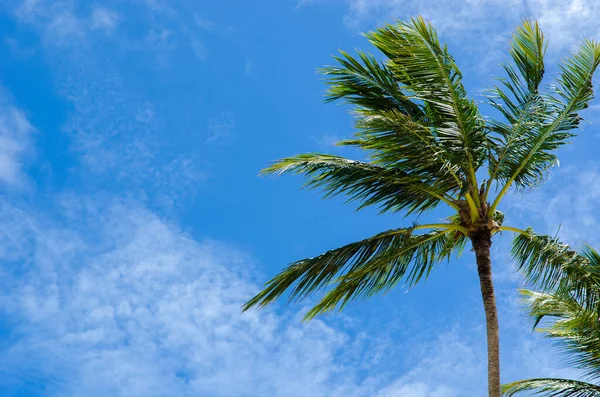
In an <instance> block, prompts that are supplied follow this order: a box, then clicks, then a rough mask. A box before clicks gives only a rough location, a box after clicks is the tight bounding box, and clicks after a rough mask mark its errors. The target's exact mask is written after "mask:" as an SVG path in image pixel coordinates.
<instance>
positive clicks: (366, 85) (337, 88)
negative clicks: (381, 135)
mask: <svg viewBox="0 0 600 397" xmlns="http://www.w3.org/2000/svg"><path fill="white" fill-rule="evenodd" d="M340 52H341V54H342V56H338V57H334V59H335V60H336V61H337V62H338V63H339V66H329V67H325V68H322V69H321V73H323V74H324V75H325V76H327V84H328V85H329V87H330V88H329V90H328V91H327V101H328V102H331V101H335V100H338V99H344V100H346V101H347V102H348V103H350V104H352V105H355V106H357V107H358V108H360V109H363V110H364V111H370V112H373V113H376V112H379V111H386V110H397V111H400V112H402V113H403V114H405V115H407V116H410V117H411V118H413V119H415V120H422V119H423V118H424V117H425V114H424V112H423V110H422V109H421V108H420V107H419V105H418V104H416V103H414V102H413V101H412V100H411V99H410V98H408V97H407V96H406V95H405V94H404V93H403V92H402V90H401V89H400V86H399V85H398V82H397V81H396V79H395V78H394V75H393V74H392V73H391V71H390V70H389V68H388V67H387V65H385V64H382V63H380V62H378V61H377V60H376V59H375V58H374V57H373V56H372V55H368V54H365V53H364V52H360V51H358V52H357V53H358V58H359V59H355V58H353V57H352V56H351V55H349V54H348V53H346V52H344V51H340Z"/></svg>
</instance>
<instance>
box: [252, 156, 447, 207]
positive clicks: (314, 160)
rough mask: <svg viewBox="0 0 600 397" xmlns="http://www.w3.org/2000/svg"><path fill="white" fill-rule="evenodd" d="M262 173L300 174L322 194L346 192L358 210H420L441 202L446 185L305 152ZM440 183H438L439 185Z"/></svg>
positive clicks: (307, 183)
mask: <svg viewBox="0 0 600 397" xmlns="http://www.w3.org/2000/svg"><path fill="white" fill-rule="evenodd" d="M262 173H263V174H283V173H294V174H303V175H304V176H305V178H306V184H305V186H307V187H309V188H322V189H323V190H324V191H325V197H332V196H336V195H340V194H341V195H345V196H347V197H348V201H359V202H360V203H361V204H360V206H359V209H361V208H364V207H367V206H373V205H375V206H378V207H379V209H380V210H381V212H386V211H392V212H397V211H401V210H406V214H410V213H413V212H417V213H421V212H423V211H426V210H429V209H431V208H433V207H435V206H437V205H438V204H439V202H440V201H444V202H446V203H447V204H449V205H454V204H453V203H452V201H451V198H450V197H449V196H447V194H446V190H447V189H448V187H447V186H443V185H441V184H440V183H437V185H436V182H435V181H434V182H433V183H432V184H431V185H430V184H427V183H424V182H422V181H421V178H420V175H418V174H417V175H415V174H409V173H406V172H404V171H402V170H399V169H395V168H383V167H380V166H377V165H374V164H369V163H363V162H360V161H354V160H348V159H346V158H343V157H339V156H332V155H326V154H317V153H307V154H301V155H297V156H294V157H288V158H284V159H281V160H279V161H277V162H275V163H274V164H272V165H271V166H270V167H268V168H266V169H264V170H263V171H262ZM440 185H441V186H440Z"/></svg>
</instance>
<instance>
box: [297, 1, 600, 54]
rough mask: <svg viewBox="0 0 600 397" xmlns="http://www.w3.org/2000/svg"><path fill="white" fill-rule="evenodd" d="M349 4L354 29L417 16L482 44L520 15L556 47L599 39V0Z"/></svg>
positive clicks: (350, 18)
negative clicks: (537, 23) (585, 38)
mask: <svg viewBox="0 0 600 397" xmlns="http://www.w3.org/2000/svg"><path fill="white" fill-rule="evenodd" d="M322 1H325V0H322ZM322 1H306V0H302V3H316V4H315V6H318V3H320V2H322ZM347 5H348V10H347V13H346V15H345V21H346V23H347V24H348V25H349V26H350V27H352V28H353V29H363V28H371V27H372V26H373V24H380V23H382V22H384V21H391V20H395V19H406V18H409V17H412V16H415V15H417V14H420V15H423V16H424V17H425V18H427V19H429V20H431V21H432V22H434V23H435V24H436V26H437V27H438V29H440V30H441V31H442V32H443V33H444V34H445V35H460V34H475V33H476V34H477V35H478V37H482V35H483V36H484V37H486V40H483V41H484V42H485V43H486V45H489V42H488V41H487V39H488V38H494V37H496V36H497V35H499V34H500V35H503V34H505V33H506V32H504V30H505V29H506V27H507V26H512V25H515V24H517V23H519V22H520V21H521V20H522V19H523V18H535V19H538V20H539V21H540V23H541V25H542V28H543V29H544V31H545V32H546V33H547V34H548V37H549V38H550V40H551V48H554V49H562V48H565V47H570V46H571V45H572V44H573V43H574V42H577V41H578V40H579V39H580V38H581V36H582V35H589V36H592V37H598V34H599V32H600V28H598V25H597V23H596V22H595V21H597V20H598V19H599V18H600V4H599V3H598V2H597V1H595V0H551V1H544V0H506V1H500V0H469V1H463V2H450V1H444V0H424V1H409V0H347ZM499 10H501V12H498V11H499ZM491 15H493V18H492V17H491ZM482 45H483V44H482Z"/></svg>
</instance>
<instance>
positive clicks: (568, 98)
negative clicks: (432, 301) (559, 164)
mask: <svg viewBox="0 0 600 397" xmlns="http://www.w3.org/2000/svg"><path fill="white" fill-rule="evenodd" d="M366 37H367V39H368V40H369V41H370V43H371V44H373V45H374V46H375V47H376V48H377V49H378V50H379V51H380V52H381V53H382V55H383V58H384V60H383V61H380V60H378V58H376V57H375V56H373V55H370V54H368V53H365V52H358V55H357V56H356V57H353V56H351V55H349V54H347V53H345V52H341V56H338V57H335V60H336V61H337V62H338V65H337V66H331V67H326V68H324V69H323V70H322V71H323V73H324V74H325V76H326V77H327V78H328V84H329V85H330V89H329V91H328V101H335V100H338V99H341V100H345V101H346V102H347V103H349V104H350V105H352V106H353V109H354V115H355V123H356V124H355V125H356V129H357V132H356V135H355V138H354V139H350V140H345V141H342V142H340V143H339V144H340V145H345V146H352V147H357V148H360V149H364V150H365V151H366V152H367V153H368V154H369V158H368V161H356V160H349V159H346V158H343V157H339V156H333V155H328V154H318V153H308V154H301V155H297V156H293V157H288V158H283V159H281V160H279V161H277V162H275V163H274V164H273V165H271V166H270V167H268V168H266V169H265V170H263V171H262V174H276V175H279V174H283V173H293V174H303V175H304V176H305V177H306V186H308V187H311V188H322V189H323V190H324V192H325V196H326V197H331V196H336V195H344V196H346V197H347V198H348V201H356V202H359V203H360V205H359V208H365V207H368V206H376V207H378V208H379V210H380V211H381V212H392V213H401V214H402V215H403V216H404V218H406V217H409V216H412V217H413V221H414V223H413V224H412V225H411V226H408V227H402V228H398V229H393V230H388V231H385V232H383V233H379V234H377V235H375V236H372V237H368V238H366V239H364V240H361V241H358V242H354V243H351V244H348V245H345V246H343V247H340V248H336V249H332V250H330V251H327V252H325V253H323V254H321V255H319V256H316V257H313V258H308V259H303V260H300V261H297V262H294V263H292V264H291V265H289V266H288V267H287V268H285V269H284V270H283V271H282V272H281V273H279V274H278V275H276V276H275V277H274V278H273V279H271V280H270V281H269V282H267V283H266V285H265V288H264V289H263V290H262V291H261V292H260V293H259V294H258V295H256V296H255V297H253V298H252V299H250V300H249V301H248V302H247V303H246V304H245V305H244V307H243V310H248V309H249V308H251V307H254V306H259V307H264V306H266V305H268V304H269V303H271V302H273V301H274V300H276V299H277V298H279V297H280V296H281V295H282V294H283V293H284V292H285V291H288V290H289V291H290V294H289V300H290V301H294V300H301V299H303V298H305V297H307V296H308V295H310V294H312V293H316V292H323V290H324V289H328V291H327V292H325V293H324V295H323V296H322V298H321V300H320V301H319V302H318V303H317V304H316V305H315V306H314V307H313V308H312V309H311V310H310V311H309V312H308V313H307V314H306V319H311V318H313V317H314V316H316V315H318V314H322V313H325V312H328V311H330V310H333V309H335V308H336V307H337V308H339V309H342V308H343V307H344V306H345V305H346V304H347V303H348V302H349V301H351V300H353V299H356V298H366V297H370V296H372V295H374V294H377V293H380V292H384V291H387V290H389V289H391V288H393V287H394V286H396V285H397V284H398V283H399V282H400V281H401V280H404V282H405V283H406V285H408V286H412V285H414V284H416V283H417V282H419V280H421V279H422V278H424V277H427V276H428V275H429V273H430V271H431V270H432V269H433V267H434V266H435V265H436V264H437V263H439V262H440V261H442V260H444V259H449V258H450V256H451V255H452V254H453V253H457V252H460V251H461V250H462V248H463V247H464V246H465V244H466V243H467V242H468V241H469V240H470V241H471V244H472V247H473V250H474V251H475V257H476V261H477V270H478V273H479V279H480V286H481V294H482V298H483V305H484V309H485V318H486V326H487V339H488V377H489V396H490V397H499V396H500V363H499V342H498V315H497V311H496V302H495V296H494V286H493V284H492V267H491V260H490V246H491V244H492V237H493V236H494V235H495V234H496V233H498V232H500V231H511V232H517V233H523V234H527V235H529V232H527V231H524V230H521V229H517V228H515V227H511V226H506V225H504V224H503V219H504V216H503V214H502V213H501V212H499V211H498V207H499V204H500V202H501V201H502V199H503V198H504V197H505V195H506V194H507V193H508V192H509V189H511V187H514V188H516V189H521V190H522V189H527V188H530V187H532V186H535V185H537V184H539V183H540V182H541V181H542V180H543V179H544V177H545V176H546V171H547V170H548V169H549V168H550V167H551V166H553V165H554V164H555V162H556V157H555V154H554V151H555V149H557V148H558V147H559V146H561V145H562V144H563V143H565V140H566V139H568V138H569V137H571V136H573V133H572V132H569V131H571V130H574V129H576V128H577V126H578V125H579V122H580V117H579V115H578V112H579V111H581V110H583V109H584V108H586V107H587V104H588V102H589V101H590V99H592V96H593V95H592V75H593V74H594V72H595V70H596V68H597V67H598V64H599V62H600V46H599V45H598V44H596V43H595V42H592V41H584V42H583V43H582V44H581V45H580V46H579V48H578V50H577V51H576V52H575V53H574V54H573V55H572V57H571V58H569V59H568V60H567V61H565V63H563V65H562V67H561V70H560V72H559V73H558V76H557V79H556V82H555V85H553V86H550V87H549V88H548V89H547V90H546V91H545V92H542V91H540V84H541V82H542V77H543V75H544V52H545V49H546V43H545V41H544V36H543V34H542V32H541V31H540V29H539V27H538V24H537V23H535V22H530V21H526V22H524V23H523V24H522V26H520V27H519V28H518V29H517V30H516V32H515V34H514V37H513V39H512V43H511V47H510V55H511V58H512V65H506V66H504V70H505V72H506V78H504V79H499V83H498V85H497V86H496V87H494V88H493V89H492V90H491V93H490V96H489V103H490V105H491V106H492V107H493V108H495V109H496V110H497V111H498V112H499V114H500V115H502V116H503V120H494V119H486V118H484V117H483V116H482V115H481V114H480V112H479V108H478V105H477V103H476V102H474V101H473V100H470V99H468V98H467V93H466V91H465V87H464V86H463V83H462V79H461V78H462V76H461V73H460V71H459V69H458V67H457V65H456V63H455V61H454V59H453V58H452V56H451V55H450V54H449V52H448V49H447V47H446V46H443V45H442V44H441V43H440V42H439V40H438V37H437V33H436V31H435V29H434V27H433V26H432V25H430V24H428V23H426V22H425V21H424V20H423V19H422V18H415V19H412V20H410V21H408V22H399V23H397V24H394V25H386V26H384V27H383V28H381V29H378V30H376V31H374V32H369V33H367V34H366ZM480 178H481V179H480ZM440 206H445V207H446V208H447V209H448V210H449V217H448V218H447V221H446V222H442V223H435V224H420V223H418V220H419V217H420V215H422V214H423V213H426V212H428V211H429V210H432V209H434V208H438V207H440ZM421 230H428V231H427V232H424V233H422V234H419V231H421Z"/></svg>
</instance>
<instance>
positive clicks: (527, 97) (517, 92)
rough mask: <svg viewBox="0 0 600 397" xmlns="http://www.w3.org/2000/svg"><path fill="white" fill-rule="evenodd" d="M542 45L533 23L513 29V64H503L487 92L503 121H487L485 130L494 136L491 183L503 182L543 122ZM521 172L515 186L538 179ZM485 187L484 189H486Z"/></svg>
mask: <svg viewBox="0 0 600 397" xmlns="http://www.w3.org/2000/svg"><path fill="white" fill-rule="evenodd" d="M546 46H547V44H546V43H545V42H544V35H543V34H542V32H541V30H540V28H539V26H538V24H537V22H535V23H534V22H531V21H525V22H524V23H523V25H521V26H520V27H519V28H517V30H516V32H515V34H514V35H513V39H512V42H511V47H510V55H511V57H512V60H513V63H514V65H503V68H504V70H505V71H506V75H507V77H506V78H503V79H499V81H500V86H496V87H494V88H493V89H492V90H491V95H490V97H489V99H490V104H491V105H492V106H493V107H494V108H496V109H497V110H499V111H500V113H501V114H502V115H503V116H504V118H505V119H506V122H502V121H500V120H496V119H491V120H490V121H489V123H488V124H489V127H490V129H491V130H492V131H494V132H495V133H497V134H498V136H497V139H494V140H492V141H491V148H492V150H493V154H494V156H492V158H491V164H490V168H489V172H490V184H491V182H492V181H493V180H498V181H499V182H500V183H506V182H507V181H508V180H509V179H510V178H511V176H512V175H513V174H515V171H516V170H517V168H518V167H519V166H520V165H521V162H520V161H521V160H522V157H523V150H524V147H523V146H524V145H525V144H526V142H527V141H528V140H530V139H531V137H532V136H535V135H536V134H539V129H540V128H541V127H542V126H543V125H544V122H545V121H546V117H547V116H546V105H545V102H544V100H543V98H542V96H541V93H540V91H539V87H540V83H541V82H542V78H543V76H544V53H545V50H546ZM540 176H541V175H538V174H536V173H529V174H528V173H523V174H518V175H517V176H516V177H515V184H516V185H517V186H529V185H531V184H534V183H535V180H536V178H538V177H540ZM489 186H490V185H488V189H489Z"/></svg>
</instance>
